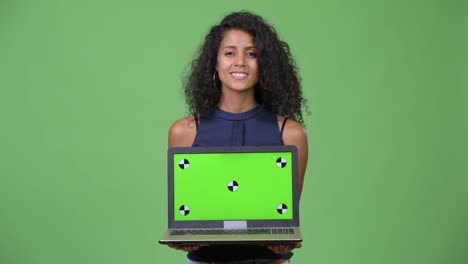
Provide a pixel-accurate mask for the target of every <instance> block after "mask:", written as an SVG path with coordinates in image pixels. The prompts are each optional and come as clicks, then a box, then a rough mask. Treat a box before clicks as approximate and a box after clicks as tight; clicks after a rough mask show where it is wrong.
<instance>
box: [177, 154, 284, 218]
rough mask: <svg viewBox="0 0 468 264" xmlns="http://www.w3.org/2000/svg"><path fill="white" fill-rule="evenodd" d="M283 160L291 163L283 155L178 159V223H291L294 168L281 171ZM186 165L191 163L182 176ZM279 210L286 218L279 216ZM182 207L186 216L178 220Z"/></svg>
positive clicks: (230, 155)
mask: <svg viewBox="0 0 468 264" xmlns="http://www.w3.org/2000/svg"><path fill="white" fill-rule="evenodd" d="M279 157H282V158H285V159H286V161H290V162H291V153H285V152H284V153H281V152H280V153H278V152H277V153H261V154H259V153H229V154H219V153H206V154H175V155H174V170H173V171H174V220H175V221H184V220H247V219H256V220H265V219H292V217H293V206H292V205H293V204H292V200H293V193H292V187H291V186H292V177H291V175H292V166H291V165H290V164H291V163H289V164H286V166H285V167H284V168H279V167H278V165H277V164H276V160H277V159H278V158H279ZM183 159H186V160H188V161H189V163H190V165H189V167H188V168H186V169H184V170H182V169H180V167H179V161H180V160H183ZM233 180H234V181H236V182H237V183H238V184H239V185H238V189H237V190H236V191H234V192H232V191H229V189H228V188H227V186H228V183H230V182H231V181H233ZM288 187H289V188H288ZM280 204H285V205H286V206H287V208H288V210H287V212H286V213H285V214H278V211H277V210H276V208H277V207H278V206H279V205H280ZM182 205H187V206H188V207H189V208H190V213H189V214H188V215H184V216H183V215H181V214H180V212H179V208H180V206H182Z"/></svg>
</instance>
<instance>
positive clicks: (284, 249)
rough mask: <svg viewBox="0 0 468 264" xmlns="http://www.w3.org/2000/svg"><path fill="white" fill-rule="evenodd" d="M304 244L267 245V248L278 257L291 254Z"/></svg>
mask: <svg viewBox="0 0 468 264" xmlns="http://www.w3.org/2000/svg"><path fill="white" fill-rule="evenodd" d="M301 247H302V243H301V242H299V243H295V244H275V245H267V248H268V249H269V250H271V251H273V252H275V253H276V254H278V255H284V254H286V253H289V252H291V250H293V249H295V248H301Z"/></svg>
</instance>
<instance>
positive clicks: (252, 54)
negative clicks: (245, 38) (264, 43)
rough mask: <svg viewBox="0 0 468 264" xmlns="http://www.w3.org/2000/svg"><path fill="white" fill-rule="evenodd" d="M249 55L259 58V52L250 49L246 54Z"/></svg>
mask: <svg viewBox="0 0 468 264" xmlns="http://www.w3.org/2000/svg"><path fill="white" fill-rule="evenodd" d="M245 55H246V56H247V57H251V58H257V53H256V52H254V51H249V52H247V53H246V54H245Z"/></svg>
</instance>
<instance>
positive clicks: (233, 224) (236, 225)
mask: <svg viewBox="0 0 468 264" xmlns="http://www.w3.org/2000/svg"><path fill="white" fill-rule="evenodd" d="M245 228H247V221H224V229H245Z"/></svg>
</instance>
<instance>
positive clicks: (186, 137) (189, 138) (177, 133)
mask: <svg viewBox="0 0 468 264" xmlns="http://www.w3.org/2000/svg"><path fill="white" fill-rule="evenodd" d="M196 134H197V127H196V124H195V118H194V117H193V116H188V117H184V118H181V119H179V120H176V121H175V122H174V123H173V124H172V125H171V127H170V128H169V136H168V144H169V147H190V146H192V144H193V140H194V139H195V135H196Z"/></svg>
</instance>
